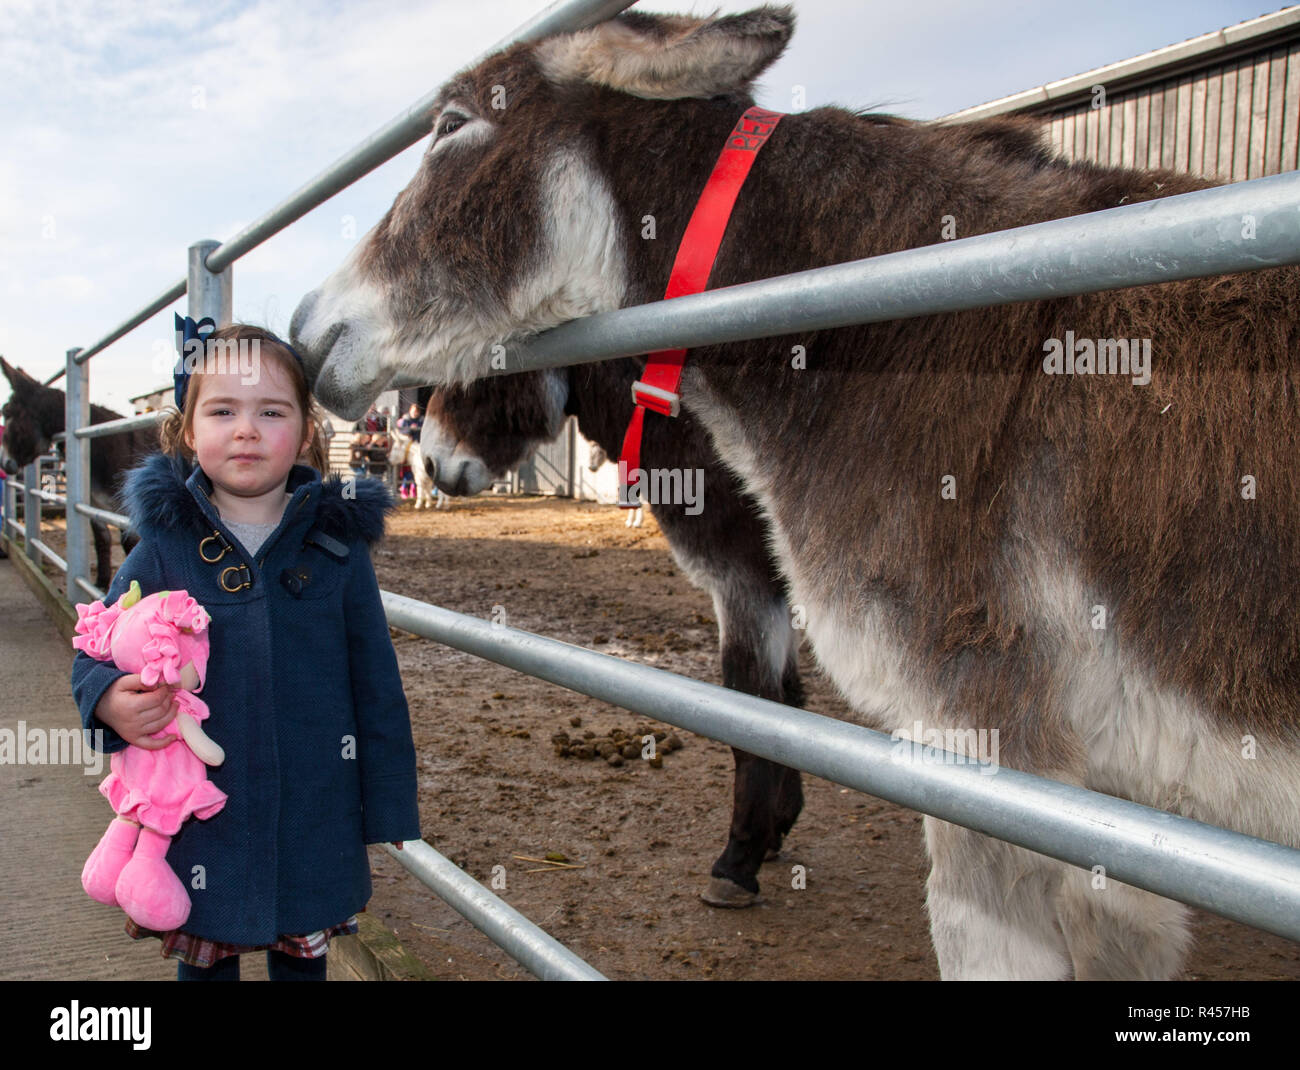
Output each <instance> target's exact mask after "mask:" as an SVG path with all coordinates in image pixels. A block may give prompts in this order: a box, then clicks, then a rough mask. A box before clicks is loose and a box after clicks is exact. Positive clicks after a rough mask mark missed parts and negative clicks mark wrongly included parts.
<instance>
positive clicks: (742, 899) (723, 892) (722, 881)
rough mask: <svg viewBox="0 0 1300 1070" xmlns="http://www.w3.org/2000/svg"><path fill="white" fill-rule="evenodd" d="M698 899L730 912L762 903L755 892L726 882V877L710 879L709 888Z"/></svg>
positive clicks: (733, 882)
mask: <svg viewBox="0 0 1300 1070" xmlns="http://www.w3.org/2000/svg"><path fill="white" fill-rule="evenodd" d="M700 898H701V899H703V900H704V901H705V902H706V903H708V904H709V906H711V907H726V908H728V909H731V910H741V909H743V908H744V907H752V906H753V905H754V904H755V903H761V902H762V901H763V900H762V897H761V896H760V895H759V894H758V893H757V892H751V891H749V890H748V889H747V888H742V887H741V886H740V885H739V884H737V883H736V882H735V881H732V880H727V878H726V877H713V878H711V879H710V880H709V886H708V887H707V888H705V889H704V891H702V892H701V893H700Z"/></svg>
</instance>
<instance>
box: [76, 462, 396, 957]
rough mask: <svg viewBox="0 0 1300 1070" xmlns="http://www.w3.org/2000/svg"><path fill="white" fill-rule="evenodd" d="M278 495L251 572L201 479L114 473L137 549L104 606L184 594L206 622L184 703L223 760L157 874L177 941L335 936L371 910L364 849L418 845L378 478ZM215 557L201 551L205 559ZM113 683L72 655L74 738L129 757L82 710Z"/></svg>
mask: <svg viewBox="0 0 1300 1070" xmlns="http://www.w3.org/2000/svg"><path fill="white" fill-rule="evenodd" d="M287 489H288V490H289V491H290V493H291V494H292V500H291V501H290V502H289V504H288V505H287V506H286V508H285V511H284V517H283V519H282V520H281V521H280V525H279V527H277V528H276V529H275V530H274V531H273V532H272V533H271V535H270V536H269V537H268V538H267V540H266V542H265V543H264V544H263V545H262V546H261V547H260V548H259V549H258V551H257V557H256V560H254V558H253V556H252V555H251V554H249V553H248V552H247V551H246V550H245V549H244V547H243V546H241V545H240V544H239V541H238V540H237V539H236V538H235V536H234V535H233V534H231V532H230V530H229V529H228V528H227V527H226V526H225V525H224V524H223V523H222V521H221V518H220V515H219V514H218V513H217V511H216V508H215V507H214V506H213V504H212V502H211V500H210V497H209V495H210V494H211V491H212V483H211V480H209V479H208V477H207V475H206V473H204V472H203V470H202V469H201V468H199V467H198V466H194V465H191V464H189V462H187V461H185V460H184V459H183V458H172V457H169V456H167V455H165V454H162V453H156V454H153V455H152V456H150V457H149V458H147V459H146V460H145V461H144V462H143V463H142V464H141V465H140V466H139V467H137V468H134V469H132V470H131V471H130V472H129V473H128V475H127V480H126V484H125V487H124V492H123V497H124V500H125V504H126V509H127V513H128V515H129V516H130V518H131V522H132V528H133V529H134V530H135V531H137V532H138V533H139V534H140V536H141V541H140V542H139V544H137V545H136V547H135V548H134V549H133V550H132V551H131V553H130V554H129V555H128V556H127V559H126V561H125V562H123V564H122V567H121V568H120V569H119V570H118V572H117V575H116V576H115V577H114V578H113V583H112V585H111V586H110V587H109V590H108V594H107V597H106V602H107V603H109V604H111V603H113V602H115V601H116V600H117V598H118V597H119V596H120V595H121V594H122V593H123V592H125V591H126V590H127V588H128V587H129V586H130V583H131V581H132V580H139V581H140V587H141V589H142V591H143V593H144V594H152V593H154V592H155V591H160V590H179V589H184V590H186V591H188V592H189V593H190V594H191V595H192V596H193V597H194V598H196V599H198V601H199V602H200V603H201V604H202V605H203V606H204V607H205V608H206V609H207V611H208V612H209V613H210V614H211V615H212V621H211V624H210V625H209V636H210V643H211V653H210V658H209V661H208V670H207V679H206V682H205V684H204V687H203V689H202V690H201V691H199V692H198V695H199V697H200V698H202V699H203V700H204V701H205V702H206V703H207V704H208V707H209V708H210V710H211V716H210V717H209V718H208V720H207V721H205V722H204V725H203V727H204V730H205V731H206V732H207V734H208V735H209V736H210V737H211V738H212V739H213V740H215V741H216V742H217V743H219V744H220V745H221V747H222V748H223V749H224V750H225V752H226V760H225V763H224V764H223V765H221V766H219V767H216V768H210V769H209V770H208V776H209V778H210V779H211V780H212V782H213V783H214V784H215V785H216V786H217V787H219V788H220V789H221V790H222V791H224V792H226V794H227V795H228V796H229V797H230V798H229V801H228V802H227V803H226V806H225V808H224V809H223V810H222V811H221V812H220V813H218V814H216V815H214V816H213V817H211V818H209V819H208V820H206V821H200V820H197V819H194V818H191V819H190V820H189V821H187V822H186V823H185V824H184V825H183V826H182V827H181V830H180V832H179V833H178V834H177V835H176V836H175V837H174V838H173V839H172V843H171V847H170V849H169V850H168V853H167V861H168V863H169V864H170V865H171V867H172V869H173V870H175V872H176V874H177V876H178V877H180V879H181V881H182V882H183V883H184V885H185V887H186V888H187V889H188V890H189V893H190V899H191V901H192V903H193V906H192V909H191V911H190V917H189V920H188V921H187V922H186V923H185V925H184V926H182V928H184V930H185V931H186V932H189V933H193V934H195V935H197V936H202V937H206V938H208V939H211V940H220V941H224V942H227V943H238V944H266V943H272V942H274V941H275V940H276V939H277V938H278V937H279V936H280V935H282V934H298V933H309V932H314V931H316V930H317V929H323V928H326V927H327V926H330V925H333V924H335V923H337V922H341V921H344V920H346V919H347V917H348V916H349V915H350V914H353V913H355V912H356V911H358V910H360V909H361V908H362V907H363V906H365V904H366V902H367V901H368V900H369V899H370V893H371V885H370V864H369V861H368V858H367V855H366V848H365V845H366V844H368V843H383V842H386V841H399V840H415V839H419V838H420V821H419V812H418V808H417V804H416V770H415V748H414V745H413V744H412V741H411V722H410V714H409V712H408V710H407V705H406V696H405V694H404V692H403V690H402V681H401V678H400V676H399V675H398V669H397V656H396V654H395V653H394V651H393V644H392V640H391V639H390V637H389V633H388V624H387V621H386V619H385V617H384V610H383V605H382V603H381V601H380V596H379V584H378V582H377V581H376V579H375V570H374V566H373V564H372V563H371V560H370V544H371V543H373V542H375V541H376V540H378V539H379V538H381V537H382V536H383V534H384V516H385V513H386V512H387V511H389V510H390V509H392V508H394V507H395V503H394V502H393V498H392V495H391V494H390V493H389V491H388V488H387V487H386V486H385V485H384V484H382V483H381V482H379V481H378V480H373V479H355V480H354V479H351V478H349V479H348V480H346V481H341V480H340V479H339V478H338V477H337V476H331V477H330V478H329V479H327V480H325V481H322V480H321V478H320V476H319V475H318V474H317V472H316V471H315V469H313V468H310V467H308V466H306V465H295V466H294V467H293V469H292V471H291V472H290V475H289V481H288V487H287ZM214 531H218V532H220V533H221V535H222V536H223V537H224V538H225V540H226V542H227V543H229V545H230V550H228V551H226V552H225V553H224V556H222V558H221V560H219V561H217V562H215V563H208V562H205V561H204V560H203V558H202V556H201V555H200V542H201V541H202V540H203V539H205V538H206V537H208V536H211V535H212V534H213V532H214ZM220 552H221V549H220V546H219V540H217V539H211V540H209V541H208V542H207V543H206V544H205V545H204V547H203V553H204V554H205V555H206V556H207V557H209V558H211V557H215V556H216V555H217V554H218V553H220ZM241 565H246V566H247V569H246V570H242V569H240V566H241ZM226 570H230V571H226ZM223 576H224V577H225V582H224V587H223V583H222V577H223ZM245 580H247V581H249V582H251V586H249V587H244V588H242V589H236V590H230V589H228V588H239V587H240V586H241V584H242V583H243V582H244V581H245ZM123 675H126V674H125V673H123V672H122V671H121V670H119V669H117V668H115V667H114V666H113V665H112V663H110V662H102V661H98V660H96V659H95V658H92V657H90V655H88V654H86V653H84V652H80V651H79V652H78V653H77V656H76V659H75V661H74V663H73V667H72V693H73V696H74V697H75V699H76V701H77V705H78V706H79V707H80V709H81V720H82V724H83V725H84V726H85V727H87V728H92V729H101V730H102V731H103V732H104V736H103V739H104V744H103V750H104V751H105V752H106V753H112V752H113V751H117V750H121V749H122V748H124V747H125V746H126V745H127V744H126V741H125V740H123V739H122V738H121V736H119V735H118V734H117V733H116V732H114V731H113V730H112V729H110V728H109V727H108V726H107V725H105V724H104V723H103V722H102V721H100V720H99V719H98V718H97V717H95V716H94V710H95V706H96V705H97V704H98V702H99V700H100V698H101V696H102V695H103V693H104V691H105V689H106V688H107V687H108V686H109V685H110V684H112V683H113V681H114V680H116V679H117V678H118V677H119V676H123ZM196 867H202V868H201V869H198V868H196Z"/></svg>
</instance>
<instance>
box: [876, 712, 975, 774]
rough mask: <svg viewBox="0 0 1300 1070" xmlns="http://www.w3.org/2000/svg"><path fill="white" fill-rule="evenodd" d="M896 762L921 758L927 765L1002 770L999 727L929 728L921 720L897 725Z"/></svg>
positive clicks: (892, 757) (892, 739)
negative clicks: (999, 751) (910, 723)
mask: <svg viewBox="0 0 1300 1070" xmlns="http://www.w3.org/2000/svg"><path fill="white" fill-rule="evenodd" d="M889 739H890V742H892V743H893V746H892V747H891V748H890V752H889V760H890V761H892V762H898V763H903V762H920V763H922V764H925V765H978V766H979V767H980V773H981V774H983V775H984V776H992V775H993V774H994V773H996V772H997V771H998V730H997V729H996V728H926V727H925V726H924V725H923V724H922V723H921V722H920V721H913V722H912V727H911V728H910V729H908V728H896V729H894V731H893V732H891V733H890V735H889Z"/></svg>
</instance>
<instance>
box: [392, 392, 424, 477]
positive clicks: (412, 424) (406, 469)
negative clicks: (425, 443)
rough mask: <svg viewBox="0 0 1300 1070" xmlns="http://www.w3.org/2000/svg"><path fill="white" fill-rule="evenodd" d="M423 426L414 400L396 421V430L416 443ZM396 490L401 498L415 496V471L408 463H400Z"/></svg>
mask: <svg viewBox="0 0 1300 1070" xmlns="http://www.w3.org/2000/svg"><path fill="white" fill-rule="evenodd" d="M423 426H424V416H423V415H422V414H421V413H420V406H419V405H416V404H415V403H414V402H412V404H411V408H410V410H409V411H408V412H407V414H406V415H405V416H403V417H402V418H401V419H400V420H398V421H397V430H399V431H400V432H402V434H404V435H406V436H407V437H408V438H410V439H411V440H412V441H413V442H417V443H418V442H419V441H420V428H421V427H423ZM398 490H399V493H400V494H401V496H402V497H403V498H414V497H415V473H413V472H412V471H411V466H410V465H409V464H404V465H402V484H401V486H400V487H399V488H398Z"/></svg>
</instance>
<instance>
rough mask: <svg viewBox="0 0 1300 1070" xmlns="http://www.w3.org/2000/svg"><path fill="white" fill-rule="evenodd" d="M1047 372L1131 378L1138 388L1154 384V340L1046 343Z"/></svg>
mask: <svg viewBox="0 0 1300 1070" xmlns="http://www.w3.org/2000/svg"><path fill="white" fill-rule="evenodd" d="M1043 352H1044V353H1046V354H1047V355H1046V356H1045V357H1043V372H1044V373H1045V374H1047V375H1131V376H1132V377H1133V385H1134V386H1146V385H1147V383H1149V382H1151V339H1150V338H1097V339H1092V338H1078V339H1076V338H1075V337H1074V332H1073V331H1066V332H1065V340H1064V341H1062V340H1061V339H1059V338H1049V339H1048V340H1047V341H1046V342H1044V343H1043Z"/></svg>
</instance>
